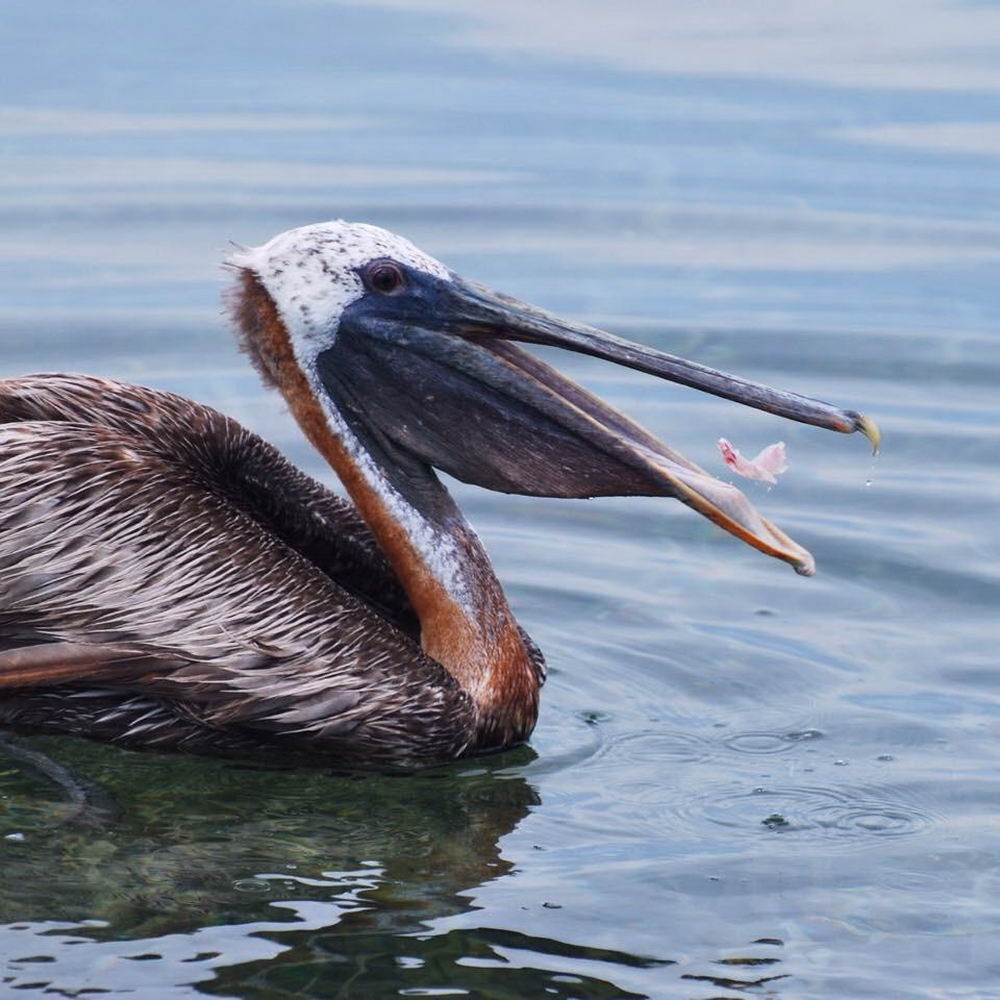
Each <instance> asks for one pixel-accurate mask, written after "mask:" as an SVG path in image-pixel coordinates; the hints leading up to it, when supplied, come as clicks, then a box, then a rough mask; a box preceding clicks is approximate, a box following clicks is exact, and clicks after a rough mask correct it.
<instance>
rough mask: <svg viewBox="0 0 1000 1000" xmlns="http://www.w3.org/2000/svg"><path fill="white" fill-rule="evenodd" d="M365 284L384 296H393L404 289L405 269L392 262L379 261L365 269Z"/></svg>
mask: <svg viewBox="0 0 1000 1000" xmlns="http://www.w3.org/2000/svg"><path fill="white" fill-rule="evenodd" d="M364 277H365V283H366V284H367V285H368V287H369V288H371V289H372V290H373V291H376V292H380V293H381V294H382V295H392V294H393V293H394V292H398V291H400V290H401V289H402V288H403V285H404V284H405V283H406V278H405V276H404V275H403V269H402V268H401V267H400V266H399V265H398V264H395V263H393V262H392V261H391V260H379V261H375V263H373V264H369V265H368V267H367V268H365V275H364Z"/></svg>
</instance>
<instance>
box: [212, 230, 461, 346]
mask: <svg viewBox="0 0 1000 1000" xmlns="http://www.w3.org/2000/svg"><path fill="white" fill-rule="evenodd" d="M380 257H386V258H389V259H391V260H395V261H398V262H399V263H400V264H405V265H407V266H408V267H413V268H416V269H417V270H420V271H424V272H426V273H427V274H431V275H433V276H435V277H437V278H443V279H445V280H450V278H451V275H450V272H449V271H448V269H447V268H446V267H445V266H444V265H443V264H442V263H441V262H440V261H437V260H435V259H434V258H433V257H430V256H428V255H427V254H425V253H423V251H421V250H418V249H417V248H416V247H415V246H414V245H413V244H412V243H411V242H410V241H409V240H406V239H403V237H402V236H396V234H395V233H390V232H389V231H388V230H386V229H380V228H379V227H378V226H370V225H368V224H367V223H363V222H344V221H343V220H341V219H335V220H333V221H331V222H318V223H316V224H314V225H311V226H302V227H301V228H299V229H289V230H288V231H287V232H284V233H279V234H278V235H277V236H275V237H274V238H273V239H271V240H269V241H268V242H267V243H265V244H264V245H263V246H259V247H252V248H250V249H249V250H242V251H239V252H238V253H235V254H233V255H232V256H231V257H230V258H229V263H230V264H232V265H234V266H235V267H244V268H247V269H248V270H250V271H253V272H254V273H255V274H256V275H257V277H258V278H259V280H260V281H261V283H262V284H263V285H264V288H265V289H267V292H268V294H269V295H270V296H271V298H272V299H273V301H274V304H275V305H276V306H277V308H278V312H279V314H280V316H281V318H282V320H284V323H285V327H286V328H287V330H288V334H289V336H290V338H291V341H292V346H293V349H294V350H295V353H296V355H297V356H298V359H299V363H300V364H307V363H308V362H309V361H310V360H311V359H312V357H314V356H315V354H316V353H318V351H320V350H322V349H323V347H325V346H329V344H330V342H331V340H332V339H333V337H334V335H335V334H336V332H337V326H338V324H339V322H340V317H341V315H342V313H343V312H344V310H345V309H346V308H347V307H348V306H349V305H350V304H351V303H352V302H354V301H356V300H357V299H359V298H361V296H362V295H364V294H365V289H364V285H363V284H362V281H361V278H360V277H359V275H358V272H357V269H358V268H359V267H360V266H361V265H363V264H366V263H367V262H368V261H371V260H377V259H378V258H380Z"/></svg>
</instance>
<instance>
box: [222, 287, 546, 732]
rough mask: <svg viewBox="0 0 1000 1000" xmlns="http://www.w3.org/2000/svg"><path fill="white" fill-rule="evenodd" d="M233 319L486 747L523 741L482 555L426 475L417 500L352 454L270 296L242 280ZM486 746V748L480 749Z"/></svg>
mask: <svg viewBox="0 0 1000 1000" xmlns="http://www.w3.org/2000/svg"><path fill="white" fill-rule="evenodd" d="M233 314H234V318H235V320H236V323H237V325H238V327H239V330H240V333H241V335H242V338H243V347H244V350H246V352H247V353H248V355H249V356H250V358H251V360H252V361H253V363H254V365H255V367H256V368H257V369H258V371H259V372H260V373H261V375H262V377H263V379H264V381H265V382H266V383H267V384H269V385H272V386H275V387H277V388H278V389H280V391H281V393H282V395H283V396H284V397H285V399H286V401H287V403H288V406H289V408H290V410H291V411H292V414H293V415H294V416H295V419H296V421H297V422H298V424H299V426H300V427H301V428H302V431H303V433H304V434H305V435H306V437H307V438H308V439H309V441H310V442H311V443H312V445H313V447H315V448H316V450H317V451H319V452H320V454H322V455H323V457H324V458H325V459H326V460H327V461H328V462H329V463H330V465H331V466H332V468H333V469H334V471H335V472H336V473H337V475H338V476H339V477H340V480H341V481H342V482H343V484H344V486H345V488H346V489H347V492H348V493H349V494H350V497H351V499H352V501H353V502H354V504H355V506H356V507H357V509H358V512H359V513H360V515H361V516H362V517H363V518H364V520H365V521H366V523H367V524H368V526H369V528H370V529H371V531H372V533H373V535H374V536H375V539H376V541H377V542H378V544H379V546H380V547H381V549H382V551H383V552H384V553H385V555H386V557H387V558H388V560H389V562H390V564H391V565H392V567H393V570H394V572H395V573H396V575H397V577H398V578H399V580H400V583H401V584H402V586H403V587H404V589H405V590H406V593H407V596H408V597H409V599H410V602H411V604H412V605H413V608H414V611H415V612H416V614H417V617H418V618H419V621H420V636H421V646H422V648H423V650H424V652H425V653H426V654H427V655H428V656H430V657H432V658H433V659H435V660H437V661H438V662H439V663H440V664H441V665H442V666H443V667H444V668H445V669H446V670H448V672H449V673H450V674H451V675H452V676H453V677H454V678H455V679H456V680H457V681H458V682H459V684H460V685H461V686H462V688H463V689H464V690H465V691H466V692H467V693H468V694H469V695H470V697H471V698H472V700H473V702H474V703H475V705H476V708H477V710H478V714H479V720H480V730H481V733H482V736H483V741H484V744H485V745H486V746H494V745H496V746H500V745H507V744H509V743H513V742H517V741H518V740H521V739H524V738H526V737H527V735H528V734H529V733H530V732H531V729H532V728H533V726H534V722H535V717H536V715H537V705H538V687H539V678H538V674H537V672H536V669H535V667H534V666H533V664H532V662H531V657H530V654H529V652H528V649H527V647H526V644H525V641H524V638H523V637H522V634H521V631H520V629H519V628H518V626H517V622H516V621H515V619H514V616H513V615H512V614H511V611H510V608H509V606H508V604H507V600H506V597H505V596H504V593H503V590H502V588H501V587H500V583H499V581H498V580H497V578H496V575H495V574H494V572H493V568H492V565H491V564H490V560H489V557H488V556H487V554H486V552H485V550H484V549H483V546H482V543H481V542H480V541H479V539H478V537H477V536H476V534H475V532H474V531H473V530H472V528H471V527H470V526H469V525H468V523H467V522H466V521H465V519H464V518H463V517H462V515H461V513H460V511H459V510H458V508H457V507H456V505H455V504H454V501H453V500H452V499H451V497H450V495H449V494H448V493H447V491H446V490H445V489H444V487H443V486H442V485H441V484H440V483H439V482H438V480H437V478H436V476H435V475H434V473H433V471H431V470H430V469H425V470H422V471H419V472H418V473H417V475H419V476H421V477H422V478H421V481H420V484H419V485H420V490H419V491H418V492H419V493H420V495H421V496H422V497H424V498H426V502H422V503H415V502H413V500H412V499H404V498H403V496H401V494H400V492H399V491H398V490H397V489H396V488H395V486H394V482H393V479H394V471H395V477H396V478H397V479H398V476H399V475H400V474H404V475H408V474H410V470H409V469H408V470H407V471H406V473H401V471H396V470H393V469H391V468H384V467H381V466H379V465H378V463H376V462H374V461H373V460H371V456H370V455H367V456H365V455H361V454H359V445H358V441H357V440H356V439H355V438H354V437H353V436H352V435H351V433H350V431H349V429H348V428H347V427H346V426H345V425H344V423H343V421H342V419H339V418H338V417H339V415H338V414H337V412H336V410H335V408H334V407H333V404H332V403H330V404H325V403H324V402H321V398H320V393H322V389H319V388H318V387H316V386H314V385H313V384H312V382H311V381H310V378H309V376H308V375H307V374H306V372H305V371H304V370H303V367H302V365H301V364H300V362H299V360H298V359H297V358H296V356H295V351H294V348H293V346H292V344H291V341H290V338H289V335H288V331H287V328H286V326H285V324H284V322H283V321H282V320H281V317H280V315H279V314H278V311H277V309H276V307H275V305H274V302H273V300H272V299H271V297H270V296H269V295H268V293H267V291H266V290H265V289H264V287H263V286H262V285H261V283H260V281H259V280H258V279H257V278H256V276H255V275H254V274H252V273H251V272H250V271H246V270H244V271H243V272H242V274H241V284H240V287H239V288H238V290H237V294H236V296H235V298H234V307H233ZM407 494H408V496H409V497H412V496H413V492H412V491H407ZM484 748H485V746H484Z"/></svg>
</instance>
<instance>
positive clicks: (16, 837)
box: [3, 830, 24, 843]
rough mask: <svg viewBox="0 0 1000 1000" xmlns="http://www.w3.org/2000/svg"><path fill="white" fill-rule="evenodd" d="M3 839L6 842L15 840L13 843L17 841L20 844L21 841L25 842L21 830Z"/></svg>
mask: <svg viewBox="0 0 1000 1000" xmlns="http://www.w3.org/2000/svg"><path fill="white" fill-rule="evenodd" d="M3 839H4V840H13V841H17V842H18V843H19V842H20V841H22V840H24V834H23V833H21V831H20V830H17V831H15V832H14V833H8V834H7V835H6V836H5V837H4V838H3Z"/></svg>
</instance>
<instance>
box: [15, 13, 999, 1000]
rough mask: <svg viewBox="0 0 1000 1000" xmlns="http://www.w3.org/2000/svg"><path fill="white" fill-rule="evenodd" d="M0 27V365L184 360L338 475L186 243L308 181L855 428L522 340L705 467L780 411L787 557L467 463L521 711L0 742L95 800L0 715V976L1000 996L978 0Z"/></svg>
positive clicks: (334, 197)
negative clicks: (798, 419)
mask: <svg viewBox="0 0 1000 1000" xmlns="http://www.w3.org/2000/svg"><path fill="white" fill-rule="evenodd" d="M0 49H2V53H0V54H2V65H3V66H4V73H3V77H2V82H0V240H2V247H0V264H2V266H0V296H2V299H0V343H2V346H3V350H2V353H0V369H2V372H3V373H4V374H10V373H17V372H24V371H36V370H53V369H56V370H85V371H92V372H100V373H106V374H109V375H114V376H118V377H124V378H130V379H133V380H136V381H142V382H147V383H150V384H154V385H157V386H162V387H166V388H169V389H173V390H177V391H180V392H184V393H186V394H189V395H191V396H194V397H196V398H198V399H201V400H204V401H206V402H208V403H211V404H213V405H215V406H217V407H219V408H221V409H224V410H226V411H228V412H230V413H232V414H234V415H235V416H236V417H238V418H239V419H241V420H243V421H244V422H246V423H248V424H249V425H251V426H253V427H254V428H255V429H257V430H258V431H260V432H261V433H263V434H264V435H265V436H267V437H268V438H270V439H272V440H274V441H275V442H276V443H277V444H279V445H280V447H281V448H283V449H284V450H285V451H286V453H287V454H288V455H289V456H291V457H292V458H293V459H294V460H295V461H296V462H298V463H299V464H301V465H302V466H303V467H305V468H307V469H308V470H309V471H310V472H312V473H314V474H316V475H319V476H323V477H326V478H327V479H329V473H328V471H327V470H325V469H324V467H323V465H322V463H321V461H320V460H319V459H318V458H317V457H316V456H315V455H314V454H313V453H311V452H310V450H309V448H308V446H307V445H306V444H305V443H304V442H303V441H302V440H301V439H300V438H299V436H298V434H297V432H296V430H295V428H294V426H293V424H292V423H291V420H290V418H289V417H288V416H287V414H286V413H285V412H284V411H283V409H282V406H281V405H280V401H279V399H278V398H277V397H275V396H274V395H273V394H268V393H266V392H265V391H264V390H263V389H261V388H260V387H259V385H258V383H257V381H256V378H255V376H254V375H253V373H252V372H251V371H250V370H249V367H248V366H247V364H246V363H245V361H244V359H242V358H241V357H240V356H239V355H238V354H237V352H236V351H235V349H234V347H233V345H232V343H231V340H230V337H229V335H228V333H227V331H226V324H225V322H224V320H223V318H222V314H221V310H220V307H219V305H218V302H219V291H220V289H221V287H222V286H223V285H224V281H225V276H224V275H223V274H222V272H221V271H220V270H219V269H218V267H217V262H218V260H219V259H220V257H221V256H222V254H223V252H224V249H225V247H226V243H227V241H228V240H229V239H233V240H236V241H239V242H243V243H255V242H260V241H262V240H263V239H265V238H267V237H268V236H270V235H272V234H273V233H275V232H278V231H280V230H282V229H286V228H289V227H291V226H294V225H300V224H303V223H307V222H312V221H317V220H322V219H326V218H330V217H336V216H343V217H346V218H349V219H355V220H367V221H371V222H375V223H378V224H381V225H384V226H387V227H388V228H390V229H393V230H396V231H399V232H402V233H403V234H405V235H406V236H409V237H410V238H411V239H413V240H414V241H415V242H417V243H418V245H420V246H422V247H423V248H425V249H426V250H428V251H429V252H431V253H433V254H434V255H435V256H438V257H440V258H442V259H443V260H445V261H446V262H447V263H448V264H450V265H451V266H452V267H454V268H455V269H456V270H458V271H460V272H462V273H463V274H466V275H468V276H470V277H474V278H477V279H479V280H482V281H485V282H487V283H489V284H491V285H493V286H494V287H497V288H499V289H502V290H504V291H507V292H510V293H512V294H515V295H517V296H518V297H520V298H524V299H529V300H532V301H535V302H537V303H539V304H540V305H544V306H546V307H548V308H550V309H554V310H557V311H560V312H562V313H566V314H569V315H572V316H575V317H578V318H582V319H585V320H587V321H589V322H592V323H596V324H599V325H601V326H604V327H605V328H608V329H611V330H613V331H615V332H617V333H620V334H622V335H624V336H627V337H630V338H632V339H636V340H643V341H646V342H648V343H651V344H654V345H656V346H658V347H660V348H663V349H666V350H669V351H672V352H675V353H680V354H685V355H687V356H689V357H693V358H695V359H697V360H699V361H702V362H704V363H707V364H711V365H715V366H717V367H722V368H726V369H729V370H733V371H736V372H739V373H741V374H743V375H745V376H747V377H751V378H755V379H759V380H761V381H765V382H771V383H774V384H777V385H780V386H782V387H786V388H789V389H794V390H798V391H800V392H805V393H809V394H812V395H818V396H820V397H822V398H828V399H832V400H835V401H836V402H837V403H839V404H841V405H845V406H852V407H858V408H863V409H865V410H866V411H868V412H870V413H871V414H872V415H873V416H875V417H877V418H878V419H879V421H880V423H881V424H882V429H883V431H884V435H885V441H884V450H883V454H882V455H881V456H880V457H879V458H878V459H877V460H876V461H874V462H873V460H872V459H871V458H870V456H869V455H868V453H867V450H866V448H865V446H864V442H863V441H862V440H860V439H856V438H852V439H848V438H843V437H840V436H837V435H830V434H825V433H823V432H821V431H817V430H814V429H811V428H807V427H803V426H799V425H789V424H785V423H783V422H780V421H778V420H776V419H775V418H771V417H768V416H766V415H763V414H760V413H757V412H752V411H746V410H742V409H740V408H738V407H735V406H734V405H732V404H727V403H725V402H723V401H721V400H717V399H714V398H710V397H702V396H699V395H697V394H695V393H693V392H691V391H689V390H685V389H682V388H679V387H673V386H669V385H665V384H663V383H657V382H654V381H653V380H650V379H646V378H644V377H642V376H641V375H638V374H635V373H632V372H626V371H623V370H618V369H609V368H606V367H604V366H602V365H600V364H599V363H597V362H590V361H587V360H584V359H582V358H579V357H575V356H559V357H557V358H556V360H557V361H558V363H559V364H560V366H561V367H562V368H563V370H565V371H566V372H568V373H570V374H571V375H572V376H574V377H576V378H579V379H581V380H583V381H585V382H587V383H588V384H589V385H591V386H593V387H595V388H596V389H597V390H598V391H599V392H600V393H601V394H602V395H604V396H605V397H606V398H608V399H610V400H611V401H612V402H613V403H615V404H616V405H618V406H620V407H622V408H624V409H626V410H627V411H628V412H629V413H630V414H632V415H633V416H635V417H637V418H638V419H640V420H641V421H642V422H644V423H646V424H647V425H649V426H650V427H651V428H652V429H653V430H654V431H655V432H656V433H657V434H659V435H661V436H662V437H664V438H665V439H666V440H667V441H668V442H669V443H670V444H672V445H674V446H676V447H678V448H679V449H680V450H682V451H683V452H685V453H686V454H688V455H690V456H691V457H692V458H694V459H695V460H697V461H699V462H702V463H703V464H706V465H707V466H708V467H710V468H713V469H715V470H716V471H717V472H719V473H720V474H721V472H722V469H721V467H720V465H719V463H718V459H717V457H716V453H715V440H716V438H718V437H719V436H722V435H725V436H727V437H730V438H732V439H733V440H734V441H735V443H736V444H737V445H738V446H739V447H741V448H743V449H744V450H748V451H752V450H754V449H755V448H758V447H761V446H762V445H764V444H765V443H768V442H770V441H773V440H776V439H777V438H779V437H780V438H783V439H784V440H785V441H786V442H787V443H788V447H789V455H790V460H791V469H790V471H789V472H788V473H787V475H786V476H785V477H783V478H782V480H781V484H780V486H778V487H777V488H775V489H774V490H772V491H770V492H768V491H766V490H765V489H764V488H763V487H756V486H754V485H753V484H750V485H749V486H748V488H747V492H748V493H749V494H750V496H751V498H752V499H754V501H755V502H756V503H757V504H758V506H759V507H760V508H761V509H762V511H763V512H764V513H765V514H766V515H767V516H769V517H771V518H772V519H774V520H775V521H777V522H778V523H779V524H780V525H781V526H782V527H783V528H785V529H786V530H787V531H789V533H790V534H791V535H792V536H793V537H795V538H796V539H798V540H799V541H801V542H802V543H803V544H805V545H807V546H808V547H809V548H810V549H811V550H812V551H813V552H814V554H815V555H816V558H817V562H818V565H819V575H818V576H817V577H816V578H815V579H812V580H803V579H801V578H799V577H796V576H795V575H794V574H793V573H792V572H791V571H790V570H789V569H788V568H787V567H786V566H783V565H781V564H779V563H776V562H773V561H770V560H767V559H765V558H764V557H763V556H761V555H759V554H757V553H755V552H753V551H751V550H749V549H747V548H746V547H743V546H741V545H739V544H738V543H737V542H736V541H734V540H733V539H731V538H729V537H728V536H725V535H723V534H722V533H721V532H719V531H718V530H716V529H714V528H713V527H712V526H711V525H709V524H708V523H707V522H704V521H702V520H701V519H699V518H697V517H696V516H694V515H693V514H691V513H690V512H689V511H687V510H686V509H684V508H682V507H681V506H680V505H679V504H676V503H672V502H669V501H654V500H608V501H600V502H591V503H586V502H560V501H541V500H532V499H525V498H513V497H504V496H498V495H494V494H489V493H484V492H481V491H477V490H475V489H472V488H469V487H462V486H457V485H456V487H455V491H456V493H457V495H458V496H459V498H460V501H461V503H462V505H463V507H464V508H465V509H466V510H467V511H468V513H469V516H470V518H471V520H472V521H473V522H474V524H475V525H476V526H477V528H478V529H479V530H480V532H481V534H482V535H483V537H484V539H485V540H486V542H487V545H488V546H489V548H490V551H491V553H492V554H493V557H494V559H495V562H496V564H497V567H498V571H499V574H500V576H501V578H502V580H503V581H504V583H505V585H506V586H507V588H508V592H509V594H510V597H511V600H512V603H513V605H514V608H515V611H516V612H517V613H518V615H519V618H520V620H521V622H522V623H523V625H524V626H525V627H526V628H527V629H528V631H529V632H530V633H531V634H532V635H533V636H534V637H535V639H536V640H537V641H538V642H539V644H540V645H541V646H542V647H543V649H544V650H545V651H546V653H547V656H548V660H549V663H550V666H551V678H550V681H549V683H548V685H547V686H546V688H545V691H544V698H543V709H542V715H541V719H540V722H539V726H538V729H537V731H536V734H535V736H534V738H533V740H532V745H531V748H530V750H520V751H516V752H514V753H511V754H509V755H506V756H503V757H499V758H496V759H494V760H490V761H477V762H475V763H464V764H456V765H455V766H453V767H451V768H448V769H445V770H444V771H440V772H435V773H430V774H425V775H419V776H413V777H393V778H382V777H378V776H366V777H358V778H349V777H331V776H329V775H327V774H324V773H322V772H314V773H298V772H296V773H291V774H289V773H272V772H268V771H266V770H260V769H250V768H241V767H239V766H236V765H234V764H232V763H221V762H217V761H212V760H207V759H197V758H177V757H161V756H153V755H140V754H132V753H126V752H123V751H120V750H116V749H113V748H109V747H104V746H99V745H95V744H88V743H84V742H80V741H76V740H72V739H68V738H65V739H54V738H46V739H41V738H35V739H32V740H29V741H28V745H30V746H31V747H33V748H34V749H36V750H41V751H44V752H45V753H46V754H47V755H48V756H49V757H51V758H53V759H55V760H57V761H59V762H61V763H62V764H64V765H66V766H68V767H70V768H72V770H73V771H74V773H75V774H77V775H78V776H80V777H81V778H82V779H85V780H86V781H89V782H91V783H92V785H93V794H92V799H93V801H92V803H91V804H90V805H89V806H88V807H87V808H86V809H85V810H84V811H82V812H81V811H80V809H79V808H78V807H75V806H73V805H72V803H68V802H66V801H65V800H64V798H63V797H62V796H61V794H60V792H59V790H58V788H57V787H56V786H55V785H53V784H52V783H51V782H47V781H46V780H44V779H43V778H41V777H40V776H39V775H38V773H37V772H36V771H35V770H33V769H32V768H31V767H29V766H27V765H25V764H24V763H23V762H22V761H20V760H19V759H18V758H16V757H13V756H11V757H8V756H6V755H0V837H2V838H3V839H0V872H2V878H0V922H2V924H3V926H2V927H0V957H2V959H3V972H2V974H0V992H2V991H6V993H10V995H12V996H19V995H25V994H27V995H31V994H32V993H39V994H42V993H44V994H46V995H55V996H83V995H88V994H87V992H86V991H88V990H89V991H92V992H94V995H98V994H102V995H112V996H117V995H138V996H144V997H145V996H151V997H157V998H158V997H190V996H195V995H203V994H208V995H215V996H227V997H254V998H257V997H260V998H265V997H267V998H269V997H350V998H369V997H389V996H397V995H399V996H470V997H483V998H535V997H564V998H570V997H573V998H605V997H607V998H611V997H642V996H648V997H655V998H660V997H668V998H673V997H682V998H692V1000H708V998H720V997H725V998H736V997H748V996H772V997H780V998H783V1000H792V998H816V997H823V998H844V1000H862V998H869V997H870V998H879V1000H884V998H907V1000H910V998H949V1000H953V998H991V997H992V998H996V997H1000V903H998V900H1000V855H998V852H1000V780H998V779H1000V770H998V765H997V761H998V749H1000V687H998V669H997V654H996V649H997V639H998V624H997V619H998V610H1000V561H998V557H1000V544H998V536H1000V532H998V530H997V527H996V517H997V513H996V512H997V501H998V500H1000V473H998V471H997V466H998V461H1000V420H998V416H1000V405H998V389H997V386H998V384H1000V346H998V340H997V332H998V329H1000V280H998V277H1000V5H997V4H996V3H987V2H979V3H964V4H963V3H951V4H949V3H945V2H943V0H926V2H920V0H886V2H883V3H879V4H872V3H867V4H865V3H859V2H857V0H846V2H841V3H837V4H834V3H820V4H803V5H798V6H797V7H796V6H794V5H784V4H768V3H765V2H763V0H751V2H748V3H742V4H727V3H723V2H721V0H707V2H705V3H701V4H697V5H695V4H679V3H661V2H657V0H625V2H623V3H621V4H601V3H597V2H596V0H594V2H589V0H577V2H570V0H547V2H546V3H545V4H544V5H543V4H529V3H526V2H524V0H507V2H505V3H503V4H486V3H479V4H476V3H471V2H468V3H463V2H461V0H397V2H395V3H392V2H385V3H383V2H370V3H364V4H342V3H324V2H319V0H315V2H308V0H301V2H293V0H271V2H256V3H251V2H246V0H244V2H239V3H237V2H229V0H218V2H209V3H196V2H193V0H175V2H173V3H170V4H157V3H143V2H139V3H133V2H125V0H121V2H114V3H113V2H91V3H86V4H78V3H70V2H68V0H67V2H62V3H60V2H55V0H40V2H36V3H34V4H31V5H29V4H27V3H14V4H10V5H8V6H7V7H6V8H5V11H4V19H3V28H2V30H0ZM6 993H4V994H3V995H6Z"/></svg>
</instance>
